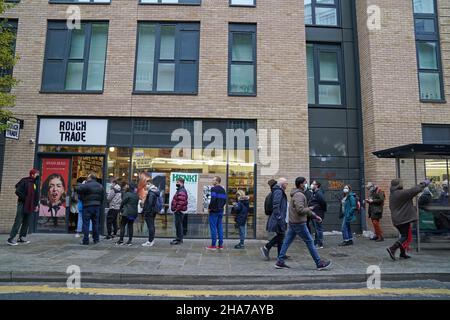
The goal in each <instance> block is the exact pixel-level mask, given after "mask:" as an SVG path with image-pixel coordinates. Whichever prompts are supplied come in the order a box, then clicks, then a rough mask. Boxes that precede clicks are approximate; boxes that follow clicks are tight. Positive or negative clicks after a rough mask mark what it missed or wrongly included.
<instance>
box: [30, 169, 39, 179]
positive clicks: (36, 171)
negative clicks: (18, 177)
mask: <svg viewBox="0 0 450 320" xmlns="http://www.w3.org/2000/svg"><path fill="white" fill-rule="evenodd" d="M38 172H39V170H38V169H31V170H30V177H31V176H33V175H35V174H36V173H38Z"/></svg>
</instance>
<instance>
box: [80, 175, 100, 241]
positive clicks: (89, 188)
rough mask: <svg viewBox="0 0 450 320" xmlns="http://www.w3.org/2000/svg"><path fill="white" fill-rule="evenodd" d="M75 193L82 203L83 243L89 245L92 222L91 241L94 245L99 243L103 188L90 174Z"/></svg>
mask: <svg viewBox="0 0 450 320" xmlns="http://www.w3.org/2000/svg"><path fill="white" fill-rule="evenodd" d="M76 191H77V193H78V194H79V195H80V199H81V201H82V203H83V235H84V236H83V242H82V243H81V244H83V245H88V244H89V223H90V221H91V220H92V239H93V240H94V243H98V242H99V241H100V237H99V233H98V222H99V219H100V208H101V206H102V204H103V199H104V191H103V186H102V185H101V184H100V183H98V182H97V177H96V176H95V174H93V173H91V174H90V175H89V176H88V177H87V180H86V183H84V184H82V185H79V186H77V187H76Z"/></svg>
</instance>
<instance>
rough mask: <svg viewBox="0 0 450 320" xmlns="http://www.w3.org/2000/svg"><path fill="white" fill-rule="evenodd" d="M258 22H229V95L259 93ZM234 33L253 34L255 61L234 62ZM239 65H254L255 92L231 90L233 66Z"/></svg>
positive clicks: (244, 95) (248, 95)
mask: <svg viewBox="0 0 450 320" xmlns="http://www.w3.org/2000/svg"><path fill="white" fill-rule="evenodd" d="M257 32H258V28H257V24H256V23H231V22H230V23H229V24H228V88H227V91H228V96H237V97H256V96H257V93H258V83H257V66H258V58H257ZM234 33H237V34H246V33H248V34H251V35H252V45H253V50H252V53H253V61H252V62H248V61H234V62H233V36H234ZM234 64H237V65H253V85H254V89H255V90H254V92H252V93H243V92H232V91H231V66H232V65H234Z"/></svg>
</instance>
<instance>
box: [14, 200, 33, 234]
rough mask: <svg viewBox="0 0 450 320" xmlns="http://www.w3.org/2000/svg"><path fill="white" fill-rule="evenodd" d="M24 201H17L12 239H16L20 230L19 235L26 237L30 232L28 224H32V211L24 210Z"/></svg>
mask: <svg viewBox="0 0 450 320" xmlns="http://www.w3.org/2000/svg"><path fill="white" fill-rule="evenodd" d="M23 205H24V204H23V202H18V203H17V211H16V219H15V220H14V225H13V227H12V229H11V233H10V234H9V238H10V239H14V238H15V237H16V235H17V233H18V232H19V229H20V233H19V237H20V238H22V237H26V236H27V232H28V226H29V225H30V221H31V216H32V213H25V212H23Z"/></svg>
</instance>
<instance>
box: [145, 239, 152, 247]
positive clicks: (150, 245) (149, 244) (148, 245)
mask: <svg viewBox="0 0 450 320" xmlns="http://www.w3.org/2000/svg"><path fill="white" fill-rule="evenodd" d="M154 244H155V240H153V241H147V242H144V243H143V244H142V246H143V247H153V245H154Z"/></svg>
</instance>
